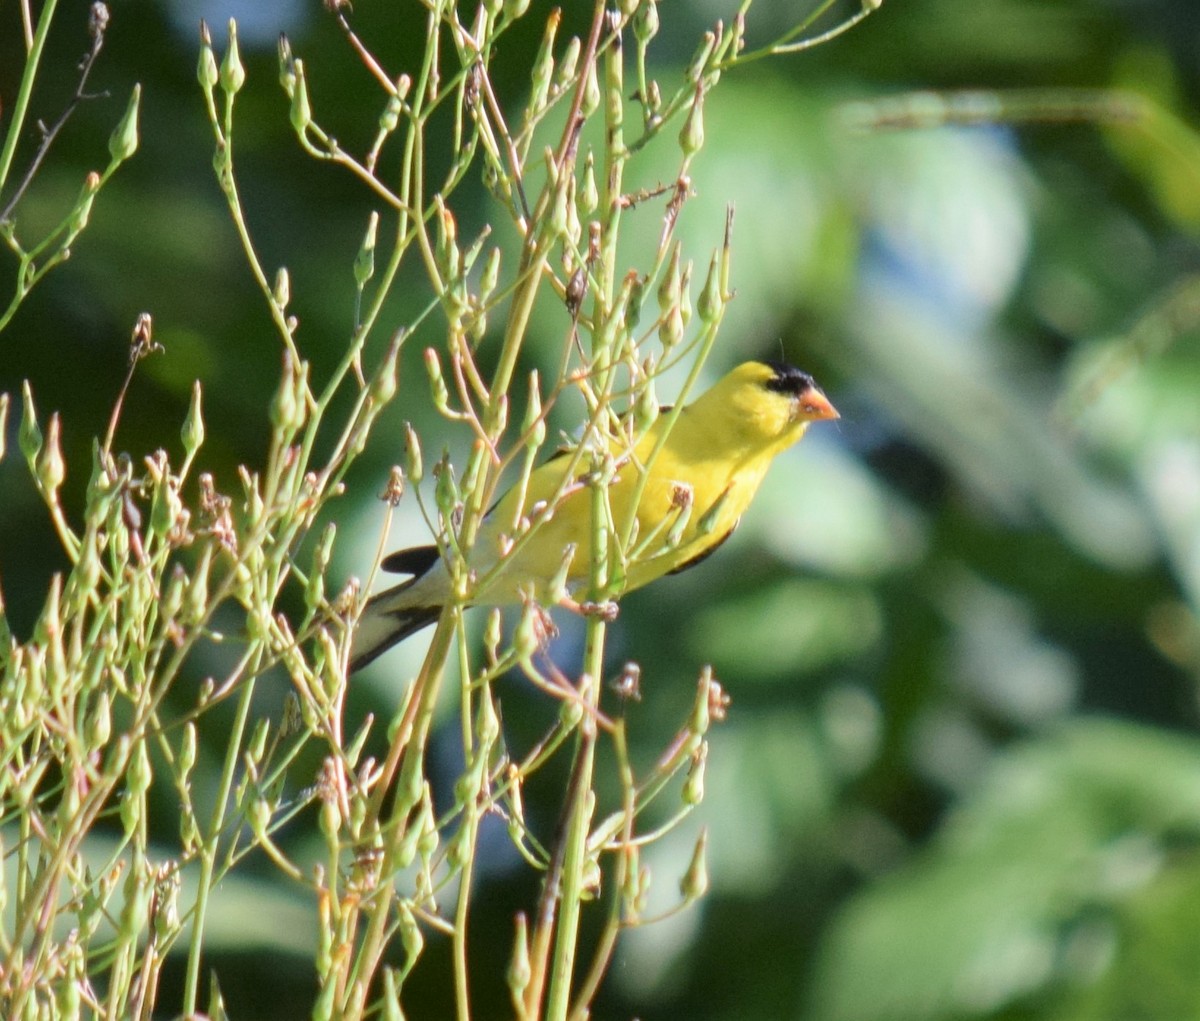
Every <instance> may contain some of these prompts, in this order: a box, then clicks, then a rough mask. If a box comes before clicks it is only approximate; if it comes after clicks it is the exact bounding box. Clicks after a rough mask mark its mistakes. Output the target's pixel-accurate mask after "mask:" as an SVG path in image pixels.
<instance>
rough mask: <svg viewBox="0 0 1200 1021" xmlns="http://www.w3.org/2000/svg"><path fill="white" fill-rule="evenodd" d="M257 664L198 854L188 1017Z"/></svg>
mask: <svg viewBox="0 0 1200 1021" xmlns="http://www.w3.org/2000/svg"><path fill="white" fill-rule="evenodd" d="M256 668H257V664H251V669H250V673H251V677H250V679H248V680H247V681H245V682H244V683H243V684H242V691H241V694H240V696H239V698H238V704H237V712H236V715H235V717H234V721H233V726H232V727H231V728H230V730H229V738H228V742H229V743H228V745H227V746H226V750H225V763H224V765H223V766H222V768H221V782H220V784H219V785H218V786H217V798H216V803H215V804H214V805H213V814H212V822H211V823H210V824H209V833H208V839H207V840H206V841H205V842H204V848H203V850H202V851H201V855H200V881H199V886H198V889H197V890H196V910H195V914H194V915H193V917H192V942H191V945H190V946H189V947H188V960H187V972H186V976H185V978H184V986H183V1014H184V1016H185V1017H189V1016H191V1015H192V1014H195V1013H196V1001H197V998H198V996H199V992H200V954H201V949H202V947H203V946H204V920H205V916H206V914H207V911H208V898H209V896H210V895H211V893H212V886H213V870H214V869H215V867H216V862H217V850H218V844H219V843H220V839H221V829H222V824H223V823H224V821H225V808H226V804H227V803H228V801H229V795H230V792H231V791H232V790H233V777H234V773H235V772H236V770H237V764H238V760H239V758H240V756H241V750H242V737H243V735H244V734H245V731H246V721H247V720H248V719H249V717H250V703H251V700H252V699H253V696H254V687H255V685H254V679H253V674H254V671H255V669H256Z"/></svg>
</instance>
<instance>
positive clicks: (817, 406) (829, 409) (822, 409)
mask: <svg viewBox="0 0 1200 1021" xmlns="http://www.w3.org/2000/svg"><path fill="white" fill-rule="evenodd" d="M796 399H797V400H798V401H799V402H800V417H801V418H803V419H804V420H805V421H806V422H821V421H826V420H832V419H835V418H841V417H842V416H841V415H839V414H838V413H837V408H835V407H834V406H833V405H832V404H830V403H829V398H828V397H826V396H825V395H824V394H823V393H821V391H820V390H818V389H817V388H816V387H815V386H812V387H809V388H808V389H807V390H805V391H804V393H802V394H800V396H799V397H797V398H796Z"/></svg>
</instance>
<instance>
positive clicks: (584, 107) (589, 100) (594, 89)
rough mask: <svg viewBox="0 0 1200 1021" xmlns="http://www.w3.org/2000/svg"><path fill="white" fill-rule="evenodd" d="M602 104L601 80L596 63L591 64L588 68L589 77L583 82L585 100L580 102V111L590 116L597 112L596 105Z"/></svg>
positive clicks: (585, 115)
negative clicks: (597, 74) (598, 76)
mask: <svg viewBox="0 0 1200 1021" xmlns="http://www.w3.org/2000/svg"><path fill="white" fill-rule="evenodd" d="M599 105H600V82H599V81H598V80H597V78H596V65H595V63H592V64H589V65H588V68H587V77H586V78H585V79H584V82H583V102H582V103H581V104H580V108H579V112H580V113H581V114H582V115H583V116H584V117H590V116H591V115H592V114H593V113H595V112H596V107H598V106H599Z"/></svg>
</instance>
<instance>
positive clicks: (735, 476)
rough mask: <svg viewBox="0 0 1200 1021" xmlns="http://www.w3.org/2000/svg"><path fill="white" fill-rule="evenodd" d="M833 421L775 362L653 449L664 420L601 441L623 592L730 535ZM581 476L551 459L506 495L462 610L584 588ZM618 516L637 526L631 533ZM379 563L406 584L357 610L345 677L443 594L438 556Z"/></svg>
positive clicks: (587, 495) (690, 412) (692, 414)
mask: <svg viewBox="0 0 1200 1021" xmlns="http://www.w3.org/2000/svg"><path fill="white" fill-rule="evenodd" d="M837 417H838V413H837V411H835V410H834V407H833V405H832V404H830V403H829V400H828V399H827V398H826V397H825V395H824V394H823V393H822V392H821V391H820V389H818V387H817V385H816V384H815V383H814V382H813V379H812V377H811V376H810V375H808V373H806V372H801V371H800V370H799V369H797V368H795V367H793V366H791V365H786V364H784V363H781V362H745V363H743V364H742V365H739V366H738V367H737V368H735V369H734V370H733V371H731V372H730V373H729V374H728V375H726V376H725V377H724V378H723V379H721V381H720V382H718V383H717V384H716V385H715V386H714V387H712V389H710V390H708V391H706V392H705V393H704V394H702V395H701V396H700V397H698V398H697V399H696V400H695V401H694V402H693V403H691V404H689V405H688V406H687V407H685V408H684V409H683V410H682V411H681V412H680V414H679V416H678V418H677V420H676V421H675V424H674V426H673V428H671V430H670V432H668V433H667V434H666V439H665V440H663V439H662V437H663V430H664V428H665V426H666V425H667V422H668V418H667V417H666V416H664V415H660V416H659V417H658V418H657V419H656V420H655V422H654V424H653V425H651V426H650V428H649V429H647V430H646V433H645V434H644V435H643V436H642V437H641V438H640V439H639V440H638V441H637V443H636V445H634V446H633V447H632V449H615V450H614V449H612V447H616V446H617V443H618V441H610V444H611V446H610V450H611V451H612V454H613V457H614V459H615V466H616V468H615V475H614V477H613V480H612V482H611V483H610V484H609V486H608V489H607V505H608V511H609V518H610V522H611V531H610V538H609V545H610V550H611V548H612V546H613V544H614V543H615V542H616V540H617V537H618V536H620V535H622V534H623V533H624V532H626V531H631V535H630V542H629V553H628V554H626V555H625V556H623V557H620V558H618V559H619V562H621V566H622V567H623V570H624V575H625V579H624V584H623V586H622V591H624V592H629V591H631V590H633V589H635V588H641V586H643V585H645V584H648V583H649V582H651V581H654V580H655V579H656V578H660V577H662V576H663V575H664V574H674V573H676V572H678V571H682V570H684V569H685V568H687V567H691V566H692V565H693V564H696V563H699V562H700V561H701V560H703V559H704V558H705V557H707V556H708V555H709V554H711V553H712V552H713V551H714V550H715V549H716V548H717V547H718V546H720V545H721V543H723V542H724V541H725V540H726V539H728V538H729V536H730V534H731V533H732V532H733V530H734V528H735V527H737V523H738V519H739V518H741V516H742V513H743V512H744V511H745V510H746V508H747V507H748V506H749V505H750V501H751V500H752V499H753V498H754V494H755V493H756V492H757V491H758V487H759V484H760V483H761V482H762V480H763V476H764V475H766V473H767V469H768V468H769V467H770V465H771V462H772V461H773V460H774V458H775V456H776V455H777V454H779V453H781V452H782V451H784V450H786V449H787V448H788V447H790V446H791V445H792V444H793V443H795V442H796V441H797V440H798V439H800V437H801V436H803V435H804V431H805V430H806V429H807V428H808V424H809V423H810V422H816V421H820V420H822V419H834V418H837ZM647 465H648V466H649V467H648V470H647V467H646V466H647ZM588 467H589V464H588V458H587V457H586V456H585V457H584V458H583V459H582V460H581V459H579V458H572V457H571V456H570V452H569V451H566V452H562V453H559V454H557V455H555V456H554V457H552V458H550V460H548V461H547V462H545V463H544V464H543V465H541V466H540V467H539V468H537V469H536V470H535V471H534V472H533V473H532V474H531V475H530V477H529V483H528V486H527V487H526V488H525V491H524V493H522V492H521V491H520V490H519V487H514V488H513V489H510V490H509V491H508V492H507V493H506V494H505V495H504V496H502V497H501V498H500V500H499V502H498V503H497V504H496V505H495V506H494V507H493V508H492V509H491V511H489V512H488V514H487V517H486V518H485V519H484V522H483V525H482V526H481V528H480V530H479V534H478V537H477V539H476V541H475V544H474V546H473V548H472V550H471V553H470V557H469V564H470V568H471V572H472V575H473V576H474V581H475V585H474V588H473V591H472V595H471V600H470V601H471V603H472V604H479V605H490V606H495V605H500V604H505V603H518V602H522V601H525V600H528V599H532V600H535V601H537V602H538V603H541V604H543V605H544V604H545V603H548V602H549V603H554V602H566V603H570V602H571V600H570V599H569V598H566V599H564V595H565V594H573V593H574V592H576V591H578V590H579V589H581V588H582V587H583V586H584V585H586V583H587V581H588V577H589V572H590V568H591V558H592V550H591V546H592V534H593V522H592V517H593V500H592V487H591V486H590V485H588ZM639 489H640V490H641V493H640V499H639V494H638V490H639ZM634 500H637V501H638V502H637V507H636V509H634V508H633V506H632V504H633V501H634ZM630 513H636V516H637V521H636V524H635V525H634V526H633V527H632V529H631V530H630V529H629V528H628V525H627V522H628V521H629V515H630ZM612 562H613V561H612V559H611V557H610V563H612ZM381 566H382V568H383V569H384V570H385V571H389V572H394V573H398V574H411V575H412V577H411V578H410V579H409V580H408V581H406V582H404V583H402V584H400V585H397V586H395V587H394V588H390V589H388V590H387V591H385V592H381V593H379V594H378V595H376V596H374V597H372V598H371V599H370V600H369V601H368V602H367V605H366V608H365V609H364V611H363V614H362V617H361V619H360V620H359V623H358V628H357V630H356V631H355V634H354V639H353V644H352V648H351V657H350V669H351V670H352V671H353V670H358V669H359V668H361V667H364V666H366V665H367V664H368V663H370V662H371V661H372V660H373V659H375V657H377V656H379V655H380V654H381V653H383V652H385V651H386V650H388V649H389V648H391V647H392V646H393V645H395V644H396V643H397V642H399V641H401V640H403V639H404V638H407V637H408V636H409V635H410V634H412V633H413V632H414V631H418V630H420V629H421V628H423V627H425V626H426V625H427V624H431V623H432V622H433V621H435V620H436V619H437V618H438V615H439V614H440V613H441V611H442V607H443V606H445V605H446V603H447V602H449V601H450V600H451V599H452V596H453V587H452V582H451V577H450V572H449V571H448V570H447V567H446V563H445V561H444V560H443V559H442V557H441V556H440V554H439V552H438V548H437V546H418V547H414V548H412V549H405V550H400V551H399V552H398V553H393V554H392V555H391V556H388V557H385V558H384V560H383V563H382V565H381ZM564 589H565V592H564Z"/></svg>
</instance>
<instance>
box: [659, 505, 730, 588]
mask: <svg viewBox="0 0 1200 1021" xmlns="http://www.w3.org/2000/svg"><path fill="white" fill-rule="evenodd" d="M739 521H741V518H738V520H737V521H735V522H734V523H733V527H732V528H730V529H729V531H728V532H726V533H725V534H724V535H723V536H721V538H719V539H718V540H717V541H716V542H714V543H713V544H712V545H711V546H709V547H708V549H706V550H705V551H704V552H703V553H697V554H696V555H695V556H694V557H692V559H691V560H685V561H684V562H683V563H682V564H680V565H679V566H678V567H676V568H674V569H672V570H670V571H668V572H667V574H678V573H679V572H680V571H686V570H687V569H688V568H689V567H695V566H696V565H697V564H699V563H701V562H703V561H705V560H707V559H708V558H709V557H711V556H712V555H713V554H714V553H716V552H717V549H718V548H719V547H720V546H722V545H724V543H725V542H726V540H728V538H729V537H730V536H731V535H733V532H734V529H736V528H737V526H738V522H739Z"/></svg>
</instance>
